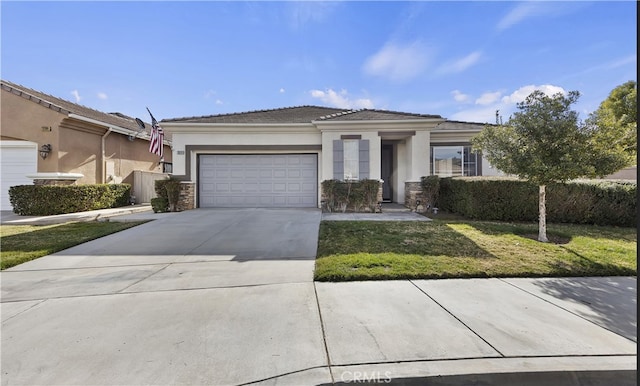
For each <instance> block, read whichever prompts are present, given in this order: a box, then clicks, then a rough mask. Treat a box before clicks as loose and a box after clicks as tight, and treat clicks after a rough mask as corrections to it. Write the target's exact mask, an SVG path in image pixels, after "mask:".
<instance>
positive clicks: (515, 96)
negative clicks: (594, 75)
mask: <svg viewBox="0 0 640 386" xmlns="http://www.w3.org/2000/svg"><path fill="white" fill-rule="evenodd" d="M535 90H540V91H542V92H543V93H545V94H546V95H548V96H552V95H554V94H557V93H562V94H566V93H567V92H566V91H565V89H563V88H562V87H560V86H554V85H551V84H543V85H540V86H535V85H528V86H523V87H520V88H519V89H517V90H516V91H514V92H512V93H511V94H510V95H505V96H504V97H502V103H505V104H516V103H520V102H523V101H524V100H525V99H526V98H527V97H528V96H529V94H531V93H532V92H534V91H535Z"/></svg>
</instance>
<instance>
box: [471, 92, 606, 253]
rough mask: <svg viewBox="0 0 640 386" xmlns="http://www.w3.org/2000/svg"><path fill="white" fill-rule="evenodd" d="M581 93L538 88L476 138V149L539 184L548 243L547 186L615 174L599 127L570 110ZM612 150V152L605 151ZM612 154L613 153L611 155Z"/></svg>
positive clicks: (542, 237) (541, 231) (541, 232)
mask: <svg viewBox="0 0 640 386" xmlns="http://www.w3.org/2000/svg"><path fill="white" fill-rule="evenodd" d="M579 97H580V93H579V92H578V91H570V92H569V93H567V95H566V96H565V95H563V94H562V93H557V94H554V95H553V96H547V95H545V94H544V93H543V92H542V91H539V90H536V91H534V92H533V93H531V94H530V95H529V96H528V97H527V98H526V99H525V100H524V101H523V102H521V103H518V106H517V107H518V110H519V111H518V112H516V113H514V114H513V116H512V117H510V118H509V120H508V122H507V123H506V124H504V125H487V126H486V127H485V128H484V130H483V131H482V132H481V133H480V134H478V135H477V136H476V137H474V138H473V139H472V143H473V146H474V149H475V150H479V151H481V152H482V153H483V154H484V155H485V157H486V158H487V159H488V160H489V162H490V163H491V164H492V165H494V166H495V167H497V168H498V169H500V170H502V171H503V172H505V173H507V174H513V175H517V176H518V177H520V178H523V179H527V180H529V181H531V182H533V183H535V184H537V185H538V186H539V227H538V240H539V241H542V242H548V241H549V240H548V238H547V225H546V186H547V185H548V184H550V183H554V182H566V181H568V180H572V179H576V178H580V177H595V176H600V175H606V174H610V173H613V172H615V171H617V170H618V169H616V170H612V169H615V167H617V164H616V163H615V162H609V163H600V162H601V161H602V160H604V159H606V158H607V156H608V155H607V152H608V149H605V147H604V146H602V144H600V143H598V141H597V138H598V135H602V132H601V130H599V129H598V127H597V126H593V125H591V126H588V125H585V124H583V123H582V122H581V121H580V120H579V119H578V113H577V112H575V111H573V110H571V109H570V107H571V105H572V104H574V103H575V102H576V101H577V100H578V98H579ZM605 150H607V151H605ZM609 155H610V154H609Z"/></svg>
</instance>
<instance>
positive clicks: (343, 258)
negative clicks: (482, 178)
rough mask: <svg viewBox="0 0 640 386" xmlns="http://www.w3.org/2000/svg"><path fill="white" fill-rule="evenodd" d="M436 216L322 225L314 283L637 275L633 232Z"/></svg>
mask: <svg viewBox="0 0 640 386" xmlns="http://www.w3.org/2000/svg"><path fill="white" fill-rule="evenodd" d="M537 232H538V229H537V224H511V223H499V222H482V221H467V220H457V219H451V220H450V219H442V220H435V221H432V222H377V221H372V222H366V221H323V222H322V223H321V225H320V238H319V243H318V259H317V260H316V270H315V279H316V280H319V281H349V280H392V279H421V278H422V279H426V278H456V277H457V278H470V277H561V276H617V275H637V261H636V251H637V243H636V242H637V241H636V228H616V227H601V226H591V225H564V224H562V225H560V224H550V225H549V226H548V231H547V233H548V236H549V239H550V240H551V241H552V242H551V243H541V242H538V241H537V240H536V238H537Z"/></svg>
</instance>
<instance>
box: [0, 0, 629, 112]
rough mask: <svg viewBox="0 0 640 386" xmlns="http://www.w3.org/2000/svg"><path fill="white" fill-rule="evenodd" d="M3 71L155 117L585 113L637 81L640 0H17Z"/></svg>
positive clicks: (9, 9)
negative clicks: (301, 112) (551, 103)
mask: <svg viewBox="0 0 640 386" xmlns="http://www.w3.org/2000/svg"><path fill="white" fill-rule="evenodd" d="M0 7H1V8H0V12H1V22H2V31H1V32H2V34H1V36H2V37H1V43H2V46H1V55H2V56H1V67H0V70H1V77H2V79H5V80H8V81H11V82H14V83H19V84H22V85H24V86H27V87H30V88H33V89H37V90H39V91H42V92H45V93H48V94H52V95H55V96H58V97H61V98H64V99H68V100H70V101H74V102H78V103H80V104H83V105H85V106H89V107H92V108H95V109H98V110H101V111H105V112H116V111H117V112H122V113H124V114H127V115H131V116H134V117H141V118H143V119H145V120H148V114H147V112H146V110H145V107H147V106H148V107H149V108H150V109H151V111H152V112H153V114H154V116H156V118H157V119H158V120H160V119H164V118H176V117H185V116H199V115H210V114H220V113H229V112H241V111H250V110H260V109H270V108H279V107H289V106H299V105H322V106H331V107H340V108H345V109H351V108H377V109H386V110H396V111H405V112H413V113H424V114H439V115H442V116H443V117H445V118H449V119H453V120H462V121H472V122H494V121H495V111H496V110H497V109H499V110H500V114H501V115H502V116H503V117H504V120H505V121H506V119H507V118H508V116H509V115H510V114H511V113H512V112H513V111H515V110H516V103H517V102H520V101H522V100H523V99H524V98H525V97H526V95H528V94H529V93H530V92H531V91H533V90H534V89H541V90H543V91H545V92H547V93H555V92H562V91H565V92H566V91H571V90H577V91H580V93H581V94H582V96H581V98H580V101H579V103H578V104H577V105H575V106H574V109H576V110H577V111H578V112H580V116H581V118H586V116H587V115H588V113H589V112H591V111H593V110H595V109H596V108H597V107H598V105H599V104H600V103H601V102H602V101H603V100H604V99H605V98H606V97H607V95H608V94H609V93H610V92H611V90H612V89H613V88H614V87H616V86H618V85H620V84H622V83H624V82H626V81H628V80H636V79H637V72H636V68H637V49H636V45H637V38H636V31H637V18H636V7H637V4H636V2H634V1H622V2H611V1H597V2H582V1H570V2H556V1H542V2H513V1H472V2H461V1H414V2H402V1H394V2H365V1H343V2H317V1H306V2H214V1H199V2H163V1H160V2H151V1H142V2H129V1H119V2H80V1H76V2H73V1H72V2H29V1H27V2H24V1H23V2H13V1H2V3H1V4H0Z"/></svg>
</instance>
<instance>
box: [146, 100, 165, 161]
mask: <svg viewBox="0 0 640 386" xmlns="http://www.w3.org/2000/svg"><path fill="white" fill-rule="evenodd" d="M147 111H149V108H148V107H147ZM149 115H151V139H150V140H149V152H150V153H153V154H157V155H158V156H160V158H162V156H163V150H164V149H163V148H164V146H163V141H164V131H162V127H160V125H158V121H156V119H155V118H154V117H153V114H151V111H149Z"/></svg>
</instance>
